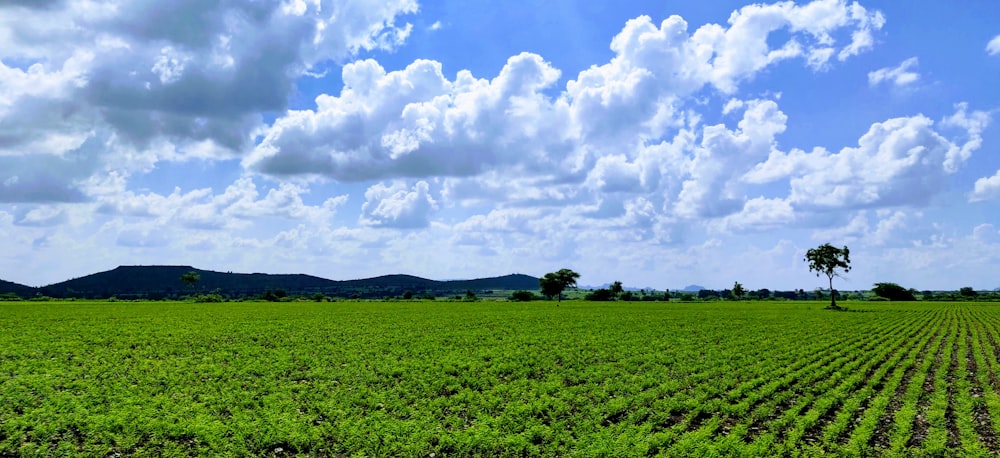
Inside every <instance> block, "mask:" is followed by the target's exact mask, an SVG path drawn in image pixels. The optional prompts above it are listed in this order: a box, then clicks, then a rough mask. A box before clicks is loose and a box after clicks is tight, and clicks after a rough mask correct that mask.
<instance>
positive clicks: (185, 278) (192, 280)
mask: <svg viewBox="0 0 1000 458" xmlns="http://www.w3.org/2000/svg"><path fill="white" fill-rule="evenodd" d="M181 281H182V282H184V284H185V285H187V286H189V287H190V288H191V289H192V290H193V289H194V288H195V285H197V284H198V282H199V281H201V275H199V274H198V272H195V271H193V270H192V271H190V272H187V273H185V274H182V275H181Z"/></svg>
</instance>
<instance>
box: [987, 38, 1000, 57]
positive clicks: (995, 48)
mask: <svg viewBox="0 0 1000 458" xmlns="http://www.w3.org/2000/svg"><path fill="white" fill-rule="evenodd" d="M986 52H987V53H988V54H989V55H991V56H996V55H998V54H1000V35H997V36H995V37H993V39H992V40H990V42H989V43H986Z"/></svg>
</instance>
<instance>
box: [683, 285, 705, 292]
mask: <svg viewBox="0 0 1000 458" xmlns="http://www.w3.org/2000/svg"><path fill="white" fill-rule="evenodd" d="M703 289H708V288H705V287H704V286H701V285H687V286H685V287H684V289H682V290H681V291H684V292H685V293H697V292H698V291H701V290H703Z"/></svg>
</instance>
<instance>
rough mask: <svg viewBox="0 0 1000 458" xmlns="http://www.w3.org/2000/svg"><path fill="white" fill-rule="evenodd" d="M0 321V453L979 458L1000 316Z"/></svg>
mask: <svg viewBox="0 0 1000 458" xmlns="http://www.w3.org/2000/svg"><path fill="white" fill-rule="evenodd" d="M824 305H825V304H822V303H804V302H743V303H687V304H684V303H674V302H667V303H621V302H619V303H587V302H564V303H563V304H562V306H561V307H556V306H555V304H554V303H552V302H532V303H503V302H471V303H462V302H397V303H388V302H336V303H304V302H303V303H224V304H193V303H122V302H52V303H28V302H20V303H0V329H2V332H0V456H38V455H90V456H108V455H115V454H122V455H147V456H189V455H212V456H218V455H230V456H242V455H272V456H274V455H276V456H283V455H304V456H340V455H369V456H385V455H395V456H436V457H441V456H470V455H472V456H498V455H499V456H511V455H517V456H523V455H530V456H537V455H541V456H566V455H575V456H655V455H665V456H690V455H695V456H699V455H709V454H718V455H724V456H726V455H754V456H765V455H780V454H787V455H799V454H801V455H806V456H814V455H819V454H830V453H832V454H837V455H861V454H877V455H893V456H909V455H973V456H975V455H990V454H995V453H997V452H998V451H1000V440H998V437H997V431H1000V396H998V390H1000V378H998V377H1000V363H998V357H1000V343H998V341H1000V306H997V305H989V304H971V303H970V304H960V303H948V304H944V303H941V304H935V303H907V304H901V303H854V304H852V303H847V304H846V305H847V306H848V307H849V308H850V309H851V311H850V312H846V313H842V312H831V311H826V310H822V308H823V306H824Z"/></svg>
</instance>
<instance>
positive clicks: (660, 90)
mask: <svg viewBox="0 0 1000 458" xmlns="http://www.w3.org/2000/svg"><path fill="white" fill-rule="evenodd" d="M880 17H881V16H880V14H879V13H877V12H870V11H868V10H865V9H864V8H862V7H860V6H858V5H857V4H853V5H850V6H849V5H847V4H846V3H845V2H842V1H826V0H824V1H817V2H812V3H809V4H807V5H804V6H797V5H794V4H792V3H780V4H776V5H763V6H762V5H752V6H748V7H744V8H742V9H740V10H738V11H736V12H734V13H733V15H732V16H731V17H730V18H729V26H728V27H725V26H721V25H717V24H709V25H705V26H702V27H700V28H698V29H697V30H696V31H695V32H694V33H693V34H690V33H688V25H687V23H686V22H685V21H684V20H683V19H682V18H680V17H678V16H672V17H670V18H668V19H666V20H664V21H663V22H662V23H661V24H659V25H658V26H657V25H655V24H653V22H652V20H651V19H650V18H649V17H646V16H642V17H639V18H636V19H633V20H631V21H629V22H628V23H627V24H626V25H625V27H624V28H623V29H622V31H621V32H620V33H619V34H618V35H616V36H615V37H614V39H613V40H612V42H611V49H612V51H614V53H615V56H614V57H613V58H612V59H611V61H610V62H608V63H606V64H603V65H599V66H593V67H591V68H589V69H587V70H584V71H582V72H580V73H579V74H578V75H577V76H576V78H574V79H572V80H570V81H568V82H567V84H566V88H565V91H563V92H562V93H561V94H559V95H558V96H552V95H548V94H551V93H550V92H549V91H550V89H551V88H552V85H553V84H554V83H555V82H556V81H558V79H559V77H560V72H559V70H557V69H555V68H554V67H552V66H551V65H550V64H549V63H548V62H546V61H545V60H544V58H543V57H541V56H538V55H535V54H530V53H522V54H520V55H517V56H513V57H511V58H510V59H509V60H508V61H507V63H506V65H505V66H504V67H503V69H502V70H501V71H500V73H499V75H497V76H496V77H495V78H493V79H492V80H485V79H478V78H476V77H474V76H473V75H472V74H471V73H470V72H467V71H460V72H459V73H458V74H457V76H456V77H455V79H453V80H450V79H448V78H445V77H444V76H443V75H442V73H441V64H440V63H438V62H433V61H423V60H418V61H415V62H413V63H412V64H410V65H408V66H407V67H406V68H405V69H403V70H397V71H389V72H387V71H386V70H385V69H384V68H382V66H381V65H379V64H378V63H376V62H374V61H370V60H369V61H361V62H355V63H352V64H348V65H347V66H345V67H344V69H343V72H342V73H343V75H342V79H343V81H344V88H343V89H342V91H341V93H340V95H339V96H332V95H321V96H319V97H317V98H316V108H315V109H314V110H301V111H294V112H290V113H288V114H287V115H286V116H284V117H282V118H281V119H279V120H278V121H276V122H275V123H274V125H273V126H272V127H271V128H270V129H269V131H268V133H267V135H266V136H265V138H264V139H263V141H262V142H261V143H260V144H259V145H258V146H257V147H256V148H255V150H254V152H253V154H252V155H250V156H249V157H247V158H246V159H245V160H244V165H245V166H246V167H248V168H250V169H252V170H256V171H259V172H262V173H266V174H272V175H277V176H290V175H320V176H325V177H329V178H332V179H335V180H338V181H362V180H374V179H387V178H397V177H413V178H424V177H429V176H439V175H445V176H453V177H462V176H475V175H479V174H483V173H486V172H488V171H490V170H495V169H497V168H500V167H502V168H504V169H506V170H510V171H511V175H515V176H518V175H523V174H524V173H531V174H534V175H544V174H552V173H554V172H553V171H558V173H556V174H557V175H561V176H556V177H554V178H555V179H579V178H581V177H583V176H585V174H586V171H587V169H588V168H590V167H592V166H593V165H594V163H595V161H597V160H598V158H600V157H601V156H607V155H611V154H616V152H615V151H614V149H619V150H620V149H621V148H623V147H624V148H641V147H643V146H644V144H645V143H647V142H648V141H649V140H656V139H662V138H663V136H664V135H669V134H670V132H671V131H673V130H675V129H677V128H681V127H684V123H685V120H686V119H687V116H686V114H685V112H684V111H683V110H682V106H683V105H685V104H686V103H689V102H690V100H691V97H693V96H694V95H695V94H696V93H698V92H699V91H700V90H702V88H705V87H707V86H708V87H712V88H715V89H716V90H717V91H720V92H722V93H731V92H733V91H735V90H736V89H737V87H738V86H739V84H740V83H741V82H743V81H745V80H747V79H750V78H753V77H754V76H755V75H757V74H758V73H759V72H761V71H762V70H763V69H764V68H766V67H768V66H770V65H773V64H775V63H778V62H781V61H784V60H787V59H791V58H797V57H806V58H807V59H811V60H808V62H807V63H808V64H809V65H813V66H817V65H825V64H826V63H827V61H828V60H829V58H830V57H831V56H832V55H833V54H832V52H833V51H836V52H839V53H842V54H843V53H846V54H844V56H848V55H852V54H854V53H856V52H860V51H862V50H863V49H864V48H865V46H863V45H861V44H859V43H860V42H861V41H864V40H863V39H862V38H860V37H861V35H865V34H870V33H871V31H872V30H876V29H878V28H880V27H881V24H882V20H881V19H880ZM779 30H786V31H787V32H790V38H789V39H788V40H787V41H785V42H784V43H782V44H780V45H779V46H777V47H772V46H771V45H770V44H769V42H768V39H769V37H771V36H772V34H773V33H775V32H777V31H779ZM859 33H860V35H858V34H859ZM841 35H849V36H850V38H849V39H845V38H844V37H841ZM847 41H849V44H844V43H845V42H847ZM838 43H839V44H838ZM820 48H822V49H829V50H831V54H829V55H827V56H826V58H820V57H817V56H820V55H821V54H823V53H822V52H818V51H817V50H818V49H820ZM845 58H846V57H845ZM617 153H620V151H618V152H617ZM629 159H632V158H631V157H630V158H629ZM604 165H607V166H610V165H611V163H605V164H604ZM609 171H610V169H609ZM570 177H573V178H570ZM607 183H608V182H605V185H607Z"/></svg>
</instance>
